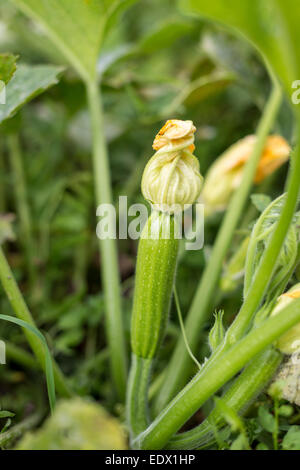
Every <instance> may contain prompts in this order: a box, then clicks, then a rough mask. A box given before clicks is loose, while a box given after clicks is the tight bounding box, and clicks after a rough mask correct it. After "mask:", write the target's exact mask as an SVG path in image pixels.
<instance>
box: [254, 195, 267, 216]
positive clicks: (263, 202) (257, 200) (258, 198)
mask: <svg viewBox="0 0 300 470" xmlns="http://www.w3.org/2000/svg"><path fill="white" fill-rule="evenodd" d="M251 201H252V203H253V204H254V206H255V207H256V209H257V210H258V211H259V212H263V211H264V210H265V209H266V208H267V207H268V205H269V204H270V203H271V198H270V196H267V195H266V194H252V195H251Z"/></svg>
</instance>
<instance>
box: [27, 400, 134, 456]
mask: <svg viewBox="0 0 300 470" xmlns="http://www.w3.org/2000/svg"><path fill="white" fill-rule="evenodd" d="M126 447H127V446H126V437H125V434H124V431H123V429H122V426H121V425H120V423H119V422H118V421H117V420H116V419H115V418H112V417H111V416H110V415H109V414H108V413H107V412H106V411H105V410H104V409H103V408H102V407H101V406H100V405H97V404H96V403H93V402H92V401H87V400H83V399H81V398H74V399H72V400H68V401H66V400H65V401H62V402H60V403H59V404H58V405H57V407H56V409H55V413H54V414H53V416H52V417H51V418H49V419H48V420H47V421H46V422H45V424H44V425H43V427H42V428H41V429H40V430H38V431H37V432H35V433H30V434H27V435H25V437H24V438H23V439H22V441H21V442H20V444H19V445H18V449H19V450H125V449H126Z"/></svg>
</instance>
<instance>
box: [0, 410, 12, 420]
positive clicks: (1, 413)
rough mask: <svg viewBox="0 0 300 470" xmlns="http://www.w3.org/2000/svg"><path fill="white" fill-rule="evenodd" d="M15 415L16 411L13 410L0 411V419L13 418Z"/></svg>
mask: <svg viewBox="0 0 300 470" xmlns="http://www.w3.org/2000/svg"><path fill="white" fill-rule="evenodd" d="M14 416H15V413H12V412H11V411H0V419H3V418H13V417H14Z"/></svg>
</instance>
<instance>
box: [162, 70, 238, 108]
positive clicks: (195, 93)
mask: <svg viewBox="0 0 300 470" xmlns="http://www.w3.org/2000/svg"><path fill="white" fill-rule="evenodd" d="M234 78H235V77H234V76H233V75H232V74H230V73H227V72H221V71H214V72H213V73H211V74H209V75H205V76H204V77H200V78H198V79H197V80H194V81H193V82H191V83H189V84H187V85H186V86H185V87H184V88H183V89H182V90H181V92H180V93H179V94H178V95H177V96H176V97H175V98H174V99H173V101H172V102H171V103H169V104H168V105H167V106H165V107H164V108H163V109H162V111H161V115H162V116H169V115H172V114H173V113H175V112H178V109H180V107H181V106H183V105H184V106H185V105H187V106H189V105H193V106H194V105H196V104H198V103H199V102H200V101H202V100H204V99H206V98H208V97H209V96H210V95H214V94H215V93H217V92H219V91H222V90H224V89H225V88H226V87H227V86H228V85H230V83H232V82H233V80H234Z"/></svg>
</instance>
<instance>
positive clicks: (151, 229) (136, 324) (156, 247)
mask: <svg viewBox="0 0 300 470" xmlns="http://www.w3.org/2000/svg"><path fill="white" fill-rule="evenodd" d="M176 232H177V220H176V216H174V215H169V214H164V213H161V212H157V211H154V212H153V213H152V215H151V216H150V217H149V219H148V222H147V223H146V225H145V227H144V230H143V232H142V235H141V239H140V242H139V249H138V256H137V267H136V283H135V293H134V303H133V313H132V322H131V348H132V365H131V370H130V379H129V384H128V392H127V421H128V425H129V428H130V432H131V436H132V438H133V437H134V436H136V435H137V434H139V433H141V432H142V431H143V430H144V429H145V428H146V427H147V426H148V424H149V416H148V415H149V410H148V386H149V381H150V374H151V368H152V363H153V360H154V358H155V357H156V354H157V351H158V348H159V346H160V343H161V341H162V338H163V335H164V333H165V330H166V326H167V321H168V313H169V309H170V301H171V297H172V291H173V285H174V278H175V271H176V264H177V255H178V247H179V240H178V239H177V238H176Z"/></svg>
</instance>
